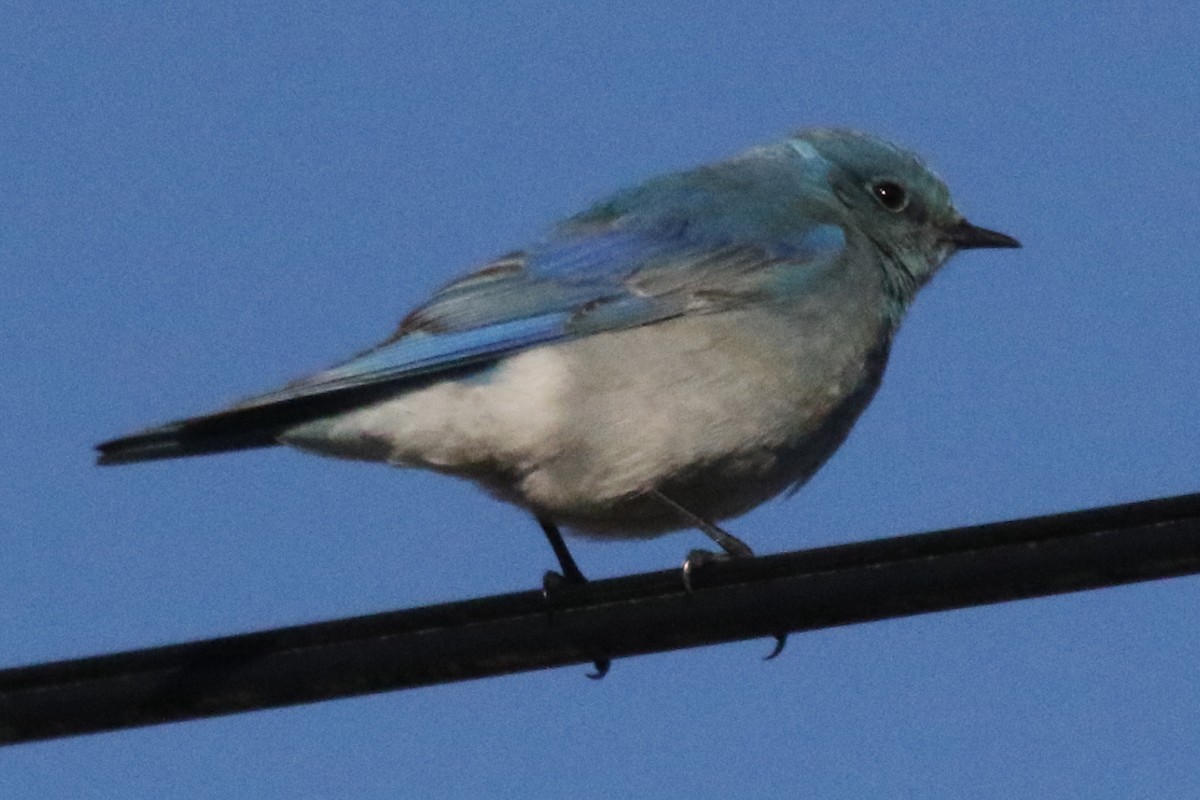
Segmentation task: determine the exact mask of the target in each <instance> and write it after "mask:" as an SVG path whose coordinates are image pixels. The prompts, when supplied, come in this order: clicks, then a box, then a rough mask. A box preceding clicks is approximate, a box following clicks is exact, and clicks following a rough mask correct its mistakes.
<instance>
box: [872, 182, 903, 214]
mask: <svg viewBox="0 0 1200 800" xmlns="http://www.w3.org/2000/svg"><path fill="white" fill-rule="evenodd" d="M871 194H873V195H875V199H876V200H878V201H879V205H881V206H883V207H884V208H886V209H887V210H888V211H903V210H904V207H905V206H907V205H908V192H906V191H904V187H903V186H901V185H900V184H898V183H896V182H895V181H880V182H879V183H876V184H873V185H872V186H871Z"/></svg>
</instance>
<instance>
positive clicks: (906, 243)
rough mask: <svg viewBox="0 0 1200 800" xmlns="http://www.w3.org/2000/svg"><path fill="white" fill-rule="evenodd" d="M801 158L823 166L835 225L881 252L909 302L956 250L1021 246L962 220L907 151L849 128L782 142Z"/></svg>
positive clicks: (937, 181)
mask: <svg viewBox="0 0 1200 800" xmlns="http://www.w3.org/2000/svg"><path fill="white" fill-rule="evenodd" d="M788 144H789V145H790V147H791V148H792V149H793V150H794V151H795V152H796V153H797V154H799V155H800V156H801V157H803V158H806V159H817V160H820V161H823V162H825V163H826V164H827V165H828V166H827V169H826V171H825V177H826V180H827V181H828V183H829V189H830V193H831V195H832V197H833V198H834V201H833V202H834V203H835V205H836V206H837V208H836V209H835V213H837V214H838V216H839V217H840V221H841V223H842V224H843V225H844V226H845V227H847V228H849V229H852V230H857V231H858V232H860V233H862V234H863V235H864V236H865V237H866V238H868V239H869V240H870V241H871V242H873V243H874V244H875V246H876V247H878V248H879V250H880V251H882V252H883V254H884V256H885V266H886V268H887V269H888V270H889V273H890V274H889V279H890V280H893V281H895V282H897V286H896V287H895V288H896V289H897V291H898V292H899V293H900V294H901V295H903V299H904V300H905V302H907V300H910V299H911V297H912V294H913V293H915V291H916V289H917V288H919V287H920V286H921V285H922V284H924V283H925V282H926V281H927V280H929V278H930V277H932V276H933V274H934V273H935V272H936V271H937V269H938V268H939V267H940V266H941V265H942V264H943V263H945V261H946V259H948V258H949V257H950V256H952V255H953V254H954V253H956V252H957V251H959V250H965V249H968V248H979V247H1020V246H1021V244H1020V242H1018V241H1017V240H1016V239H1014V238H1012V237H1011V236H1007V235H1005V234H1003V233H998V232H996V231H992V230H988V229H987V228H981V227H979V226H977V225H972V224H971V223H970V222H967V220H966V219H964V218H963V216H962V214H960V213H959V212H958V211H957V210H956V209H955V208H954V205H953V203H952V202H951V200H950V191H949V190H948V189H947V188H946V184H945V183H943V182H942V181H941V179H940V178H938V177H937V176H936V175H934V174H933V173H932V172H931V171H930V170H929V169H928V168H927V167H926V166H925V165H924V164H923V163H922V162H921V160H920V159H919V158H917V157H916V156H915V155H913V154H912V153H910V152H908V151H906V150H903V149H901V148H899V147H896V146H895V145H893V144H891V143H889V142H886V141H884V140H883V139H879V138H877V137H874V136H869V135H867V134H863V133H858V132H855V131H848V130H836V129H815V130H808V131H802V132H800V133H798V134H796V135H794V136H793V137H791V138H790V139H789V140H788Z"/></svg>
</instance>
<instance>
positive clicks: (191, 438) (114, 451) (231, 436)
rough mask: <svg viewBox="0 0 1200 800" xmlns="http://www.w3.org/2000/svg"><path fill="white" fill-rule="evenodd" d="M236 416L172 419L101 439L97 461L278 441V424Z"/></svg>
mask: <svg viewBox="0 0 1200 800" xmlns="http://www.w3.org/2000/svg"><path fill="white" fill-rule="evenodd" d="M254 410H258V409H254ZM239 416H240V415H239V414H238V412H237V411H226V412H221V413H218V414H213V415H211V416H207V417H196V418H194V419H185V420H180V421H178V422H171V423H168V424H166V425H161V426H159V427H157V428H150V429H148V430H145V431H142V432H141V433H135V434H133V435H131V436H122V437H121V438H119V439H112V440H109V441H107V442H101V443H100V444H98V445H96V451H97V452H98V453H99V456H97V458H96V463H97V464H101V465H110V464H132V463H134V462H137V461H157V460H159V459H164V458H182V457H184V456H201V455H206V454H209V453H224V452H227V451H230V450H249V449H252V448H256V447H272V446H274V445H277V444H279V442H278V436H279V434H280V433H281V432H282V428H281V427H280V426H277V425H276V426H267V427H258V426H251V425H247V424H246V422H247V421H246V420H243V419H240V418H239Z"/></svg>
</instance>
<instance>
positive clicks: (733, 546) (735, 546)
mask: <svg viewBox="0 0 1200 800" xmlns="http://www.w3.org/2000/svg"><path fill="white" fill-rule="evenodd" d="M648 494H650V495H651V496H653V497H655V498H657V499H658V500H659V501H661V502H662V503H664V504H665V505H667V506H670V507H671V508H672V509H673V510H674V511H675V512H676V513H678V514H679V515H680V516H681V517H683V518H684V519H686V520H687V521H688V522H690V523H692V525H694V526H696V527H697V528H698V529H699V530H700V531H701V532H703V533H704V535H705V536H707V537H708V538H710V539H712V540H713V541H714V542H716V543H717V544H718V545H720V546H721V549H722V550H723V551H724V552H723V553H713V552H712V551H709V550H693V551H691V552H690V553H688V556H687V558H685V559H684V561H683V586H684V588H685V589H687V590H688V591H689V592H690V591H692V573H693V572H694V571H695V570H696V568H697V567H699V566H702V565H704V564H706V563H709V562H712V561H722V560H724V559H727V558H751V557H753V556H754V551H753V550H751V549H750V545H748V544H746V543H745V542H743V541H742V540H741V539H739V538H737V537H736V536H734V535H733V534H731V533H729V532H728V531H726V530H724V529H722V528H721V527H720V526H718V525H715V524H713V523H711V522H709V521H708V520H706V519H704V518H703V517H701V516H699V515H697V514H693V513H692V512H691V511H689V510H688V509H686V508H684V507H683V506H681V505H679V503H676V502H675V501H674V500H672V499H671V498H669V497H667V496H666V495H665V494H663V493H662V492H660V491H659V490H657V489H651V490H650V491H649V492H648Z"/></svg>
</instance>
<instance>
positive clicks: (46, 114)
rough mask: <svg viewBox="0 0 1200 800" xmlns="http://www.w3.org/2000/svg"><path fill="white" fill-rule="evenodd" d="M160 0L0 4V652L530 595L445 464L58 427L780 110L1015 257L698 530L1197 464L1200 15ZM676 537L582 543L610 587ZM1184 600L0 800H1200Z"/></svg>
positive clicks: (694, 656) (943, 628) (162, 748)
mask: <svg viewBox="0 0 1200 800" xmlns="http://www.w3.org/2000/svg"><path fill="white" fill-rule="evenodd" d="M68 5H69V6H70V10H67V9H66V8H65V7H66V6H68ZM180 5H181V4H165V3H151V2H119V3H118V2H104V3H100V2H90V3H89V2H81V3H71V4H46V3H40V2H38V3H33V2H28V3H26V2H22V0H17V2H15V3H12V2H10V3H8V4H7V5H6V7H5V11H4V12H3V20H2V22H0V75H2V76H3V80H2V81H0V274H3V276H4V284H3V286H4V288H3V296H2V297H0V311H2V313H0V355H2V358H3V360H2V364H3V370H4V389H3V391H2V392H0V420H2V422H3V424H2V425H0V477H2V482H0V485H2V487H3V488H2V497H0V543H2V545H0V552H2V555H0V665H3V666H15V665H19V664H26V663H31V662H39V661H44V660H49V659H57V658H66V657H73V656H84V655H91V654H94V653H98V652H105V651H112V650H118V649H126V648H134V647H141V646H149V645H154V644H162V643H167V642H173V641H180V640H185V639H193V638H199V637H207V636H214V635H220V634H228V633H235V632H240V631H246V630H251V629H258V628H264V627H271V626H278V625H285V624H294V623H301V622H307V621H313V620H318V619H329V618H335V617H342V616H347V615H353V614H361V613H368V612H373V611H380V610H387V609H394V608H402V607H410V606H415V605H423V604H428V603H434V602H440V601H447V600H454V599H461V598H467V597H473V596H479V595H484V594H493V593H497V592H506V591H514V590H523V589H529V588H533V587H535V586H537V585H538V583H539V580H540V576H541V573H542V571H543V570H544V569H546V568H547V567H549V566H551V565H552V563H553V562H552V557H551V553H550V551H549V548H548V547H547V546H546V543H545V542H544V541H543V539H542V537H541V534H540V533H539V531H538V530H537V528H536V526H535V525H534V524H533V523H532V522H531V521H530V520H529V519H527V518H526V517H525V516H523V515H522V514H521V513H519V512H518V511H516V510H513V509H511V508H508V507H505V506H501V505H499V504H497V503H495V502H493V501H491V500H489V499H487V498H486V497H484V496H483V495H482V494H481V493H479V492H478V491H477V490H475V489H474V488H472V487H471V486H469V485H466V484H461V483H457V482H455V481H452V480H449V479H446V478H441V477H438V476H433V475H427V474H421V473H413V472H403V473H402V472H395V471H389V470H388V469H385V468H382V467H377V466H368V465H360V464H349V463H336V462H333V461H328V460H323V459H318V458H313V457H308V456H303V455H300V454H297V453H293V452H289V451H284V450H281V449H280V450H271V451H263V452H257V453H247V454H237V455H226V456H219V457H213V458H207V459H192V460H189V461H186V462H175V463H160V464H150V465H141V466H135V467H127V468H120V469H104V470H101V469H98V468H96V467H94V466H93V465H92V454H91V452H90V448H91V446H92V445H93V444H94V443H95V442H97V441H99V440H101V439H103V438H107V437H110V436H113V435H117V434H121V433H126V432H130V431H131V430H134V429H136V428H138V427H141V426H143V425H145V424H150V423H154V422H160V421H164V420H166V419H170V418H173V417H177V416H181V415H186V414H191V413H198V412H203V411H207V410H210V409H213V408H214V407H216V406H218V405H220V404H222V403H225V402H227V401H230V400H234V399H236V398H238V397H241V396H244V395H247V394H252V393H255V392H258V391H262V390H265V389H270V388H273V387H275V386H276V385H277V384H279V383H280V382H282V381H284V380H287V379H290V378H293V377H296V376H298V375H300V374H303V373H305V372H307V371H310V370H312V369H315V368H318V367H322V366H325V365H327V364H329V363H331V362H333V361H336V360H338V359H340V358H342V357H343V356H346V355H349V354H351V353H353V352H356V351H358V350H359V349H361V348H363V347H365V346H367V345H369V344H371V343H372V342H374V341H376V340H378V339H380V338H382V337H383V336H385V335H386V334H387V333H388V332H389V331H390V330H391V328H392V326H393V325H394V324H395V322H396V321H397V320H398V319H399V318H400V317H401V316H402V315H403V314H404V313H405V312H406V311H407V310H408V309H409V308H411V307H412V306H413V305H415V304H416V303H418V302H420V301H421V300H422V299H423V298H424V297H425V296H426V295H427V294H428V293H429V292H430V291H432V290H433V289H435V288H436V287H437V286H439V285H440V284H442V283H444V282H445V281H447V280H449V279H450V278H452V277H453V276H455V275H457V274H459V273H461V272H462V271H464V270H465V269H467V268H470V267H472V266H475V265H478V264H480V263H481V262H483V261H484V260H486V259H488V258H489V257H492V256H496V255H499V254H501V253H503V252H505V251H507V250H510V249H512V248H514V247H518V246H520V245H521V244H523V243H524V242H526V241H528V240H529V239H531V238H533V237H535V236H537V235H538V234H539V233H540V232H542V231H544V230H545V228H546V226H547V225H549V224H550V223H552V222H553V221H554V220H555V219H557V218H559V217H561V216H563V215H566V214H569V213H572V212H574V211H576V210H578V209H580V208H581V207H582V206H583V205H584V204H586V203H587V202H588V201H589V200H592V199H595V198H597V197H599V196H601V195H603V194H604V193H606V192H608V191H611V190H614V189H617V188H620V187H622V186H625V185H628V184H631V183H634V182H637V181H639V180H641V179H643V178H646V177H648V176H650V175H653V174H655V173H658V172H662V171H666V170H671V169H676V168H680V167H686V166H691V165H694V164H697V163H701V162H705V161H709V160H712V159H715V158H719V157H723V156H726V155H730V154H733V153H736V152H738V151H740V150H742V149H744V148H746V147H749V146H751V145H754V144H757V143H759V142H762V141H767V140H770V139H773V138H776V137H778V136H781V135H783V134H784V133H786V132H788V131H789V130H792V129H794V128H797V127H801V126H806V125H812V124H838V125H848V126H852V127H857V128H862V129H864V130H869V131H872V132H876V133H879V134H882V135H885V136H887V137H889V138H893V139H895V140H897V141H899V142H901V143H903V144H905V145H907V146H909V147H911V148H913V149H915V150H917V151H918V152H920V153H922V154H923V155H924V156H925V157H926V158H927V160H928V161H929V162H930V164H931V165H933V166H934V168H935V169H937V170H938V171H939V173H940V174H941V175H942V176H943V177H945V178H946V180H947V182H948V183H949V185H950V186H951V189H952V191H953V192H954V195H955V197H956V200H957V203H958V206H959V208H960V209H962V210H963V212H964V213H965V214H966V215H967V216H968V217H969V218H971V219H972V220H974V221H975V222H977V223H979V224H981V225H985V226H988V227H993V228H997V229H999V230H1003V231H1005V232H1007V233H1011V234H1013V235H1014V236H1017V237H1018V238H1020V239H1021V240H1022V241H1023V242H1024V243H1025V249H1023V250H1019V251H979V252H972V253H968V254H964V255H962V256H960V257H959V258H957V259H956V260H955V261H954V262H953V263H952V264H951V265H950V266H949V267H948V268H947V269H946V270H945V271H944V272H943V273H942V274H941V275H940V276H939V277H938V278H937V279H936V280H935V281H934V283H933V284H932V285H931V286H930V287H928V288H927V289H926V290H925V292H924V293H923V294H922V296H921V297H920V298H919V299H918V302H917V303H916V305H915V307H914V309H913V313H912V314H911V315H910V317H909V320H908V322H907V324H906V326H905V328H904V330H903V331H902V332H901V335H900V337H899V340H898V342H897V346H896V348H895V351H894V356H893V359H892V363H891V366H890V369H889V373H888V375H887V378H886V380H885V381H884V385H883V389H882V391H881V392H880V394H879V396H878V398H877V399H876V401H875V403H874V405H873V406H872V407H871V408H870V409H869V410H868V412H867V413H866V415H865V416H864V417H863V419H862V421H861V422H860V424H859V425H858V427H857V428H856V429H855V431H854V433H853V434H852V436H851V437H850V440H849V441H848V443H847V444H846V446H845V447H844V448H843V449H842V450H841V452H840V453H839V454H838V455H837V456H836V457H835V458H834V459H833V460H832V461H831V462H830V464H829V465H828V466H827V467H826V468H825V469H824V470H823V471H822V472H821V473H820V474H819V475H818V476H817V478H816V479H814V480H813V481H812V482H811V483H810V484H809V486H808V487H806V488H805V489H804V490H803V491H802V492H801V493H800V494H799V495H798V496H797V497H795V498H793V499H791V500H789V501H779V502H775V503H771V504H769V505H768V506H765V507H763V508H761V509H759V510H757V511H755V512H753V513H751V514H749V515H747V516H745V517H743V518H741V519H739V520H736V521H735V522H733V523H731V524H730V526H729V527H730V528H731V530H733V531H734V532H735V533H736V534H737V535H739V536H741V537H742V538H744V539H746V540H747V541H748V542H750V543H751V544H752V545H753V546H755V547H756V548H757V549H758V550H759V551H760V552H772V551H780V550H791V549H797V548H801V547H806V546H812V545H817V544H824V543H832V542H843V541H849V540H854V539H862V538H870V537H878V536H888V535H893V534H900V533H909V532H915V531H921V530H928V529H933V528H939V527H951V526H958V525H962V524H967V523H977V522H985V521H991V520H999V519H1007V518H1013V517H1021V516H1027V515H1031V514H1037V513H1045V512H1052V511H1066V510H1072V509H1077V508H1084V507H1089V506H1095V505H1102V504H1109V503H1116V502H1124V501H1131V500H1138V499H1145V498H1150V497H1158V496H1163V495H1170V494H1176V493H1184V492H1192V491H1197V490H1200V447H1197V430H1198V429H1200V401H1198V397H1200V366H1198V363H1197V352H1198V347H1197V345H1198V344H1200V335H1198V333H1197V316H1198V312H1197V309H1198V308H1200V263H1198V260H1197V253H1198V252H1200V233H1198V225H1197V209H1198V208H1200V133H1198V130H1200V124H1198V123H1200V56H1198V55H1197V54H1198V53H1200V10H1198V9H1197V6H1196V4H1194V3H1159V4H1156V5H1154V6H1153V7H1152V9H1153V10H1149V7H1148V8H1147V9H1142V8H1136V9H1135V7H1134V6H1133V5H1132V4H1103V3H1101V4H1091V5H1088V6H1087V8H1086V12H1085V11H1084V10H1083V7H1082V6H1080V5H1079V4H1078V3H1061V4H1055V3H1046V2H1036V3H1034V2H1029V3H1023V4H1022V3H1014V4H1010V5H1004V4H1001V5H999V6H998V5H997V4H995V3H989V4H986V7H985V5H984V4H979V5H978V6H976V7H974V8H972V7H970V6H964V5H963V4H962V3H959V2H929V3H920V4H892V5H890V6H888V7H887V8H886V9H883V8H882V6H881V4H879V3H869V4H868V3H863V4H847V3H841V2H837V3H833V2H812V3H808V2H795V0H790V1H789V2H778V3H755V2H745V3H727V4H713V3H705V4H699V3H697V4H689V3H683V2H662V3H655V4H645V3H609V4H601V3H587V4H585V3H535V2H526V3H519V2H509V3H482V2H480V3H458V4H449V3H442V4H432V3H429V4H425V5H427V6H429V7H430V9H432V8H433V6H435V5H437V6H438V10H415V9H416V7H417V6H418V5H419V4H416V3H409V4H401V3H397V4H384V3H356V2H326V3H315V2H295V3H286V4H267V5H264V6H261V7H260V6H258V5H257V4H247V3H242V2H236V3H235V2H225V1H224V0H214V1H213V2H207V3H202V4H194V5H195V7H194V8H193V9H192V10H182V9H181V8H180V7H179V6H180ZM447 8H452V10H446V9H447ZM281 9H283V10H281ZM881 9H882V10H881ZM701 543H702V540H701V537H699V535H698V534H693V533H684V534H679V535H676V536H670V537H666V538H663V539H659V540H656V541H653V542H648V543H626V544H604V543H592V542H576V543H575V545H574V550H575V554H576V556H577V558H578V559H579V561H580V563H581V565H582V567H583V569H584V570H585V572H587V573H589V574H591V575H593V576H607V575H617V574H623V573H628V572H638V571H646V570H653V569H662V568H665V567H668V566H671V565H673V564H676V563H678V562H679V561H680V560H681V559H682V557H683V555H684V554H685V552H686V551H687V550H688V549H690V548H691V547H694V546H697V545H698V544H701ZM1197 609H1200V579H1195V578H1192V579H1179V580H1173V581H1166V582H1159V583H1154V584H1146V585H1140V586H1136V587H1127V588H1120V589H1113V590H1106V591H1099V592H1091V593H1086V594H1082V595H1074V596H1069V597H1059V598H1054V599H1048V600H1037V601H1029V602H1022V603H1015V604H1009V605H1003V606H996V607H991V608H984V609H974V610H968V611H958V612H953V613H945V614H937V615H931V616H924V617H920V618H914V619H906V620H899V621H891V622H884V623H877V624H871V625H862V626H855V627H848V628H842V629H838V630H831V631H824V632H820V633H814V634H809V635H804V636H796V637H793V639H792V642H791V643H790V645H789V647H788V649H787V651H786V653H785V654H784V655H783V656H782V657H780V658H779V659H776V660H775V661H772V662H770V663H766V664H764V663H762V662H761V660H760V659H761V657H762V656H763V655H764V654H765V653H766V652H767V651H768V650H769V648H770V644H771V643H770V642H769V641H755V642H747V643H743V644H738V645H730V646H723V647H716V648H709V649H704V650H694V651H688V652H680V653H673V654H669V655H660V656H650V657H644V658H637V659H632V660H626V661H618V662H616V663H615V664H614V666H613V670H612V673H611V674H610V675H609V677H608V678H607V679H605V680H604V681H601V682H594V681H589V680H587V679H586V678H585V677H584V673H585V672H586V669H585V668H582V667H581V668H570V669H561V670H555V671H549V672H542V673H535V674H527V675H521V676H515V677H507V678H500V679H493V680H486V681H479V682H473V683H467V684H459V685H454V686H447V687H438V688H431V689H422V690H417V691H410V692H401V693H393V694H387V695H380V696H374V697H369V698H363V699H355V700H349V701H339V702H333V703H325V704H320V705H315V706H309V707H302V708H294V709H286V710H279V711H270V712H264V713H256V714H250V715H239V716H234V717H227V718H223V719H218V720H211V721H203V722H192V723H184V724H178V725H172V726H167V727H155V728H149V729H142V730H137V731H132V732H124V733H116V734H104V735H99V736H91V737H86V738H80V739H72V740H63V741H55V742H50V743H45V744H37V745H29V746H23V747H19V748H15V749H9V750H0V796H3V797H5V798H60V797H61V798H78V799H82V798H115V797H120V798H126V799H131V798H163V797H255V798H296V797H305V798H307V797H339V798H340V797H353V798H395V797H422V798H442V797H445V798H461V797H477V796H497V797H522V798H527V797H534V798H542V797H546V798H549V797H555V798H557V797H571V798H611V797H620V796H624V797H687V798H710V797H711V798H724V797H731V796H732V797H742V796H746V797H822V798H863V797H886V798H901V797H903V798H961V797H972V798H1013V797H1038V798H1058V797H1062V798H1068V797H1069V798H1078V797H1088V798H1128V797H1137V796H1146V797H1151V796H1157V797H1196V796H1200V672H1198V671H1197V665H1196V662H1197V654H1198V653H1200V624H1197V614H1198V611H1197Z"/></svg>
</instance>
